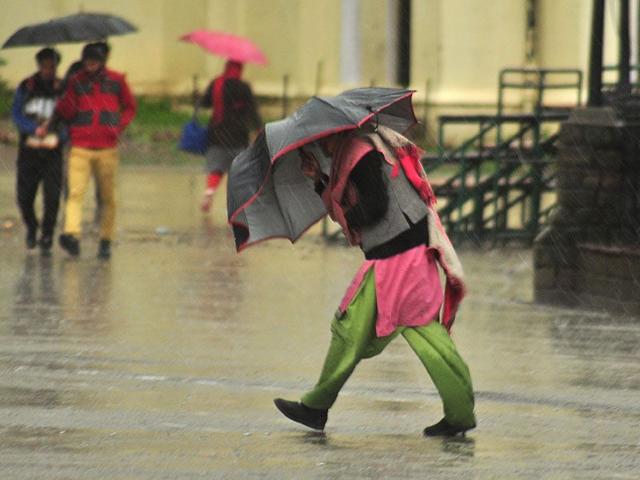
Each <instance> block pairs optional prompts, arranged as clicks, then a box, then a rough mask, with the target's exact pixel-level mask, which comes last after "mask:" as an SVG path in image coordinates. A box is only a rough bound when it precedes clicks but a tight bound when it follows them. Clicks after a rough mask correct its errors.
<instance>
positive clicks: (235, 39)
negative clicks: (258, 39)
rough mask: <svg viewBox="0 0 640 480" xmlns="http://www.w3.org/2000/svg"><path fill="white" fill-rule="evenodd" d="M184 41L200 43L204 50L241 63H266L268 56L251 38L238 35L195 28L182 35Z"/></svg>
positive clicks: (181, 38)
mask: <svg viewBox="0 0 640 480" xmlns="http://www.w3.org/2000/svg"><path fill="white" fill-rule="evenodd" d="M180 40H182V41H183V42H190V43H195V44H196V45H199V46H200V47H202V48H203V49H204V50H206V51H207V52H209V53H213V54H214V55H218V56H220V57H223V58H226V59H229V60H234V61H236V62H240V63H256V64H258V65H266V64H267V63H268V61H267V57H266V56H265V54H264V53H262V51H261V50H260V49H259V48H258V47H257V46H256V44H254V43H253V42H252V41H251V40H249V39H248V38H245V37H240V36H238V35H232V34H230V33H224V32H212V31H210V30H195V31H193V32H191V33H187V34H186V35H183V36H181V37H180Z"/></svg>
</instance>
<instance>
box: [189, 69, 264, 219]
mask: <svg viewBox="0 0 640 480" xmlns="http://www.w3.org/2000/svg"><path fill="white" fill-rule="evenodd" d="M242 67H243V64H242V63H240V62H236V61H233V60H228V61H227V63H226V65H225V69H224V72H223V73H222V74H221V75H220V76H218V77H217V78H215V79H214V80H213V81H212V82H211V83H210V84H209V86H208V87H207V89H206V92H205V94H204V96H203V97H202V98H201V100H200V102H199V103H198V105H197V108H198V107H202V108H212V109H213V113H212V115H211V118H210V120H209V124H208V126H207V128H206V132H205V134H206V151H205V152H204V153H205V159H206V171H207V183H206V189H205V192H204V195H203V198H202V203H201V209H202V211H203V212H208V211H209V209H210V208H211V202H212V200H213V194H214V193H215V191H216V189H217V188H218V185H219V184H220V181H221V180H222V177H223V176H224V174H225V173H226V172H227V171H228V170H229V167H230V166H231V162H232V161H233V159H234V158H235V157H236V156H237V155H238V154H239V153H240V152H241V151H242V150H244V149H245V148H246V147H247V146H248V145H249V133H250V132H251V131H255V130H258V129H260V128H261V127H262V119H261V117H260V114H259V113H258V108H257V105H256V100H255V97H254V96H253V93H252V91H251V87H250V86H249V84H248V83H247V82H245V81H243V80H241V78H240V77H241V75H242ZM187 135H189V136H190V138H191V140H192V141H193V143H194V144H199V142H201V141H202V139H201V135H202V132H198V124H197V123H196V122H193V121H192V123H191V124H190V125H189V124H188V125H187V126H186V127H185V130H184V131H183V139H184V138H185V136H187Z"/></svg>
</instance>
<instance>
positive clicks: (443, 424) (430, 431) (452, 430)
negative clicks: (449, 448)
mask: <svg viewBox="0 0 640 480" xmlns="http://www.w3.org/2000/svg"><path fill="white" fill-rule="evenodd" d="M473 428H476V426H475V424H474V425H472V426H469V427H460V426H456V425H451V424H450V423H449V422H447V421H446V420H445V419H444V418H443V419H442V420H440V421H439V422H438V423H436V424H435V425H431V426H430V427H427V428H425V429H424V431H423V432H422V433H423V434H424V436H425V437H455V436H456V435H458V434H459V433H461V434H462V435H463V436H464V432H466V431H467V430H471V429H473Z"/></svg>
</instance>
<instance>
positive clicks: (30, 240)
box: [25, 229, 37, 250]
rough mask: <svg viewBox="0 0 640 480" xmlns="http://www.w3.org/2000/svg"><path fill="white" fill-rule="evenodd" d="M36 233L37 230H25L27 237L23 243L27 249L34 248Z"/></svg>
mask: <svg viewBox="0 0 640 480" xmlns="http://www.w3.org/2000/svg"><path fill="white" fill-rule="evenodd" d="M36 233H37V230H35V229H34V230H31V229H30V230H27V238H26V239H25V244H26V246H27V250H33V249H34V248H36V245H37V242H36Z"/></svg>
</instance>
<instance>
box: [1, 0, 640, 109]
mask: <svg viewBox="0 0 640 480" xmlns="http://www.w3.org/2000/svg"><path fill="white" fill-rule="evenodd" d="M354 2H355V3H354ZM634 2H636V0H634ZM347 3H349V4H351V5H352V6H353V5H354V4H355V5H356V7H357V16H356V17H355V19H354V22H355V23H354V24H355V25H356V26H357V28H358V31H357V32H356V36H355V38H356V39H357V42H358V48H357V51H358V57H357V58H354V60H353V61H354V62H358V63H357V67H358V68H357V69H356V70H357V71H359V72H360V78H359V80H358V82H357V83H359V84H360V85H369V84H372V83H373V84H376V85H388V84H389V83H391V82H390V79H392V78H393V72H392V70H393V65H392V63H393V61H394V58H396V57H397V52H395V51H394V49H395V48H397V47H396V43H395V42H396V40H397V39H396V38H394V37H395V36H397V35H393V33H394V30H393V28H392V27H393V22H394V21H396V20H394V19H393V18H391V17H392V13H393V12H394V9H396V8H397V5H398V0H30V1H29V2H25V1H23V0H0V11H1V12H2V15H1V16H0V39H2V40H3V41H4V39H6V38H7V37H8V36H9V35H10V34H11V33H13V32H14V31H15V30H16V29H17V28H18V27H19V26H22V25H25V24H29V23H34V22H40V21H44V20H46V19H48V18H51V17H55V16H61V15H67V14H71V13H75V12H77V11H79V9H80V6H81V5H82V7H83V9H84V11H97V12H106V13H113V14H117V15H121V16H123V17H125V18H126V19H128V20H130V21H131V22H132V23H134V24H135V25H137V26H138V28H139V32H138V33H136V34H132V35H127V36H122V37H113V38H111V39H110V43H111V45H112V47H113V52H112V58H111V61H110V64H111V66H112V67H113V68H115V69H117V70H120V71H124V72H125V73H126V74H127V76H128V79H129V81H130V82H131V84H132V86H133V88H134V90H135V91H136V93H144V94H188V93H189V92H190V91H191V88H192V79H193V76H194V75H196V76H197V77H198V79H199V86H200V88H201V89H202V88H204V86H205V85H206V84H207V83H208V82H209V80H210V79H211V78H212V77H214V76H215V75H216V74H217V73H218V72H219V71H220V70H221V68H222V65H223V60H221V59H219V58H216V57H213V56H212V55H209V54H207V53H205V52H204V51H202V50H200V48H198V47H197V46H194V45H191V44H186V43H183V42H179V41H178V37H179V36H180V35H181V34H183V33H185V32H188V31H190V30H194V29H197V28H208V29H212V30H223V31H228V32H231V33H236V34H240V35H245V36H248V37H250V38H252V39H254V40H255V42H256V43H257V44H259V45H260V46H261V47H262V49H263V50H264V51H265V53H266V55H267V56H268V57H269V59H270V64H269V65H268V66H267V67H259V66H254V65H249V66H247V67H246V70H245V76H246V78H248V79H249V80H250V81H251V82H252V83H253V86H254V89H255V90H256V91H257V92H258V93H260V94H263V95H273V96H279V95H281V94H282V89H283V78H284V77H285V75H286V76H288V79H289V94H290V95H293V96H300V97H305V96H308V95H311V94H313V93H315V92H316V91H320V93H325V94H332V93H336V92H338V91H340V90H341V89H343V88H346V87H348V86H352V85H351V84H347V83H345V82H343V78H344V76H343V72H342V71H341V68H343V67H344V66H342V67H341V55H344V38H343V33H344V27H343V25H342V13H343V11H344V7H345V5H346V4H347ZM538 5H539V7H538V24H537V34H536V53H537V54H536V58H535V63H536V64H537V66H539V67H578V68H582V69H583V70H584V71H585V72H586V67H587V60H588V37H589V30H590V14H591V12H590V5H591V2H589V1H586V0H538ZM616 15H617V12H616V11H615V9H614V8H607V28H606V31H607V36H608V37H609V38H608V42H607V52H606V59H607V61H608V63H615V58H616V49H617V46H616V44H615V41H611V40H612V38H611V37H612V36H613V35H614V34H615V31H616V28H617V17H616ZM525 23H526V1H525V0H491V1H487V0H413V1H412V28H411V30H412V32H411V44H412V51H411V86H412V87H413V88H415V89H416V90H417V94H416V98H417V99H418V100H419V101H421V100H422V99H424V97H425V92H426V86H427V83H428V85H429V94H428V95H429V100H430V102H431V103H434V104H437V105H442V106H445V107H446V106H451V108H455V107H456V106H457V105H458V106H459V105H462V106H464V105H476V106H479V107H482V106H483V105H484V106H485V107H486V108H489V107H490V106H492V105H493V104H494V103H495V100H496V94H497V78H498V72H499V70H500V69H501V68H503V67H506V66H511V67H523V66H525V65H526V59H525V56H526V55H525V53H526V52H525V50H526V24H525ZM390 27H391V28H390ZM390 32H391V33H390ZM80 48H81V45H64V46H61V47H60V50H61V51H62V53H63V57H64V59H63V65H62V67H63V70H64V69H66V67H67V66H68V65H69V64H70V63H71V62H72V61H74V60H76V59H77V58H78V56H79V54H80ZM36 50H37V49H36V48H17V49H9V50H3V51H0V57H3V58H4V59H5V60H7V62H8V65H6V66H5V67H2V68H1V69H0V75H1V76H2V77H3V78H5V79H8V80H9V81H10V83H11V84H14V85H15V84H16V83H17V82H18V81H19V80H20V79H22V78H24V77H25V76H26V75H27V74H29V73H31V72H32V71H33V69H34V63H33V55H34V53H35V52H36ZM390 65H391V67H390Z"/></svg>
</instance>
